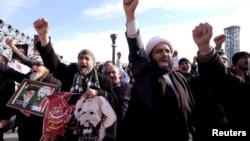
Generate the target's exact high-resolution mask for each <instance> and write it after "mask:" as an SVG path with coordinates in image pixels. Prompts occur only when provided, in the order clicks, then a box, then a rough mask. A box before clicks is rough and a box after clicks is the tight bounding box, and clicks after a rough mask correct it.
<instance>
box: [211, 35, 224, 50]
mask: <svg viewBox="0 0 250 141" xmlns="http://www.w3.org/2000/svg"><path fill="white" fill-rule="evenodd" d="M225 40H226V35H225V34H220V35H217V36H216V37H214V43H215V49H216V50H217V51H221V50H223V49H222V44H223V43H224V42H225Z"/></svg>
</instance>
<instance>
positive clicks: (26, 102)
mask: <svg viewBox="0 0 250 141" xmlns="http://www.w3.org/2000/svg"><path fill="white" fill-rule="evenodd" d="M57 89H58V86H57V85H53V84H49V83H44V82H38V81H33V80H29V79H24V80H23V81H22V82H21V84H20V86H19V87H18V89H17V90H16V91H15V93H14V94H13V95H12V97H11V98H10V100H9V101H8V103H7V106H8V107H11V108H14V109H18V110H21V109H23V110H25V111H27V112H30V113H31V114H34V115H38V116H44V113H45V109H46V107H47V105H48V99H47V96H49V95H51V94H53V93H54V92H56V90H57Z"/></svg>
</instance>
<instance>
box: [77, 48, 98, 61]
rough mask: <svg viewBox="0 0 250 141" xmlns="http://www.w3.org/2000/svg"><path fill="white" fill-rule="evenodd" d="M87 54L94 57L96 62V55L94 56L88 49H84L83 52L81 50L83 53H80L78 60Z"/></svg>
mask: <svg viewBox="0 0 250 141" xmlns="http://www.w3.org/2000/svg"><path fill="white" fill-rule="evenodd" d="M86 54H89V55H90V56H91V57H92V59H93V60H94V62H95V55H94V54H93V52H92V51H90V50H88V49H83V50H81V51H80V52H79V53H78V56H77V58H78V59H79V57H80V56H81V55H86Z"/></svg>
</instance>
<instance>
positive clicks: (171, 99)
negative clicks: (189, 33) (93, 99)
mask: <svg viewBox="0 0 250 141" xmlns="http://www.w3.org/2000/svg"><path fill="white" fill-rule="evenodd" d="M138 2H139V1H138V0H133V1H131V0H123V7H124V11H125V15H126V20H127V21H126V27H127V31H126V37H127V42H128V46H129V62H130V63H131V70H132V73H133V76H134V79H135V82H134V87H133V89H132V92H131V99H130V100H131V101H130V104H129V107H128V111H127V114H126V117H125V119H124V120H125V122H126V124H125V125H126V126H127V127H126V129H127V131H126V133H125V135H124V140H131V139H133V138H136V139H140V140H148V139H154V140H168V139H174V140H176V141H187V140H188V139H190V136H191V134H190V133H191V132H192V126H191V121H190V114H191V113H192V106H193V103H192V102H193V101H192V97H191V91H190V89H189V86H188V84H187V81H186V79H185V77H183V75H181V74H180V73H178V72H175V71H174V70H173V60H172V54H173V48H172V45H171V44H170V42H169V41H168V40H166V39H165V38H163V37H160V36H155V37H153V38H151V39H150V40H149V42H148V43H147V45H146V48H145V49H144V46H143V43H142V40H141V37H140V31H139V29H138V27H137V23H136V18H135V17H136V16H135V9H136V8H137V5H138Z"/></svg>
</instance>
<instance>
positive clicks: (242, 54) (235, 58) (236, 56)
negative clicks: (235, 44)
mask: <svg viewBox="0 0 250 141" xmlns="http://www.w3.org/2000/svg"><path fill="white" fill-rule="evenodd" d="M245 55H249V56H250V54H249V53H248V52H246V51H241V52H236V53H234V55H233V57H232V63H233V65H234V66H235V65H236V63H237V62H238V60H239V59H240V58H241V57H243V56H245Z"/></svg>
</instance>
